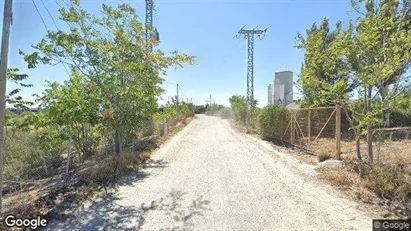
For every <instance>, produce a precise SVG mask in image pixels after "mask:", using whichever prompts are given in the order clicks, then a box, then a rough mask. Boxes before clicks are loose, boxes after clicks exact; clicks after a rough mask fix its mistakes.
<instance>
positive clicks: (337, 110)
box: [335, 105, 341, 159]
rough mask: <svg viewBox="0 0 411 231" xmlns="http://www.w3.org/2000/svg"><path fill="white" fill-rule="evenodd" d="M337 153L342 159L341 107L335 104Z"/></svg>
mask: <svg viewBox="0 0 411 231" xmlns="http://www.w3.org/2000/svg"><path fill="white" fill-rule="evenodd" d="M335 144H336V145H335V154H336V157H337V159H341V107H340V105H336V106H335Z"/></svg>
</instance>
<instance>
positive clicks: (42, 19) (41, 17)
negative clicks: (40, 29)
mask: <svg viewBox="0 0 411 231" xmlns="http://www.w3.org/2000/svg"><path fill="white" fill-rule="evenodd" d="M31 2H33V4H34V7H35V8H36V11H37V14H38V15H39V16H40V19H41V21H42V22H43V25H44V27H45V28H46V30H47V32H49V29H48V28H47V24H46V22H45V21H44V18H43V16H42V15H41V13H40V11H39V8H37V4H36V2H34V0H31Z"/></svg>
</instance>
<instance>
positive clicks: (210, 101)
mask: <svg viewBox="0 0 411 231" xmlns="http://www.w3.org/2000/svg"><path fill="white" fill-rule="evenodd" d="M209 102H210V105H209V106H210V110H211V103H212V101H211V95H210V101H209Z"/></svg>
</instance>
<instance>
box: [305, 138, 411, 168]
mask: <svg viewBox="0 0 411 231" xmlns="http://www.w3.org/2000/svg"><path fill="white" fill-rule="evenodd" d="M335 146H336V144H335V139H327V138H320V139H318V140H317V141H316V142H312V143H311V144H310V146H309V149H310V150H313V151H314V152H315V153H316V154H317V155H318V154H319V153H321V152H325V151H328V152H329V153H334V152H335ZM360 150H361V154H362V156H366V151H367V146H366V143H365V141H361V142H360ZM341 154H342V157H344V159H349V160H354V159H356V146H355V140H352V141H351V140H350V141H347V140H343V141H341ZM374 159H375V161H376V162H379V163H382V164H411V140H402V141H385V142H384V143H381V146H380V148H378V145H377V144H376V143H374Z"/></svg>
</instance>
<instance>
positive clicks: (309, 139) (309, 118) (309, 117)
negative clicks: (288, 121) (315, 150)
mask: <svg viewBox="0 0 411 231" xmlns="http://www.w3.org/2000/svg"><path fill="white" fill-rule="evenodd" d="M310 143H311V110H308V144H310Z"/></svg>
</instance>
